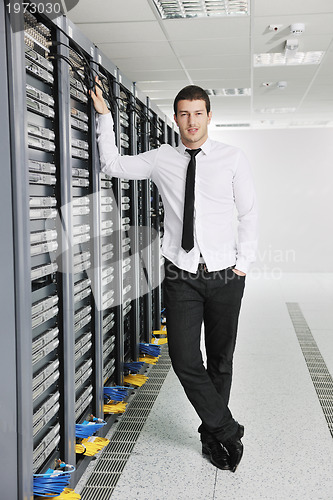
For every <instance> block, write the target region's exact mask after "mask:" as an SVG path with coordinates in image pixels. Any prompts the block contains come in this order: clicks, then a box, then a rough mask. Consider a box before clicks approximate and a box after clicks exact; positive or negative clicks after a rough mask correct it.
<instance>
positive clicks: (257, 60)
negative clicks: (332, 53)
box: [253, 51, 325, 68]
mask: <svg viewBox="0 0 333 500" xmlns="http://www.w3.org/2000/svg"><path fill="white" fill-rule="evenodd" d="M324 54H325V52H323V51H313V52H297V53H296V54H295V56H293V57H286V55H285V54H281V52H267V53H264V54H254V61H253V64H254V67H255V68H260V67H262V66H298V65H300V64H320V63H321V60H322V58H323V55H324Z"/></svg>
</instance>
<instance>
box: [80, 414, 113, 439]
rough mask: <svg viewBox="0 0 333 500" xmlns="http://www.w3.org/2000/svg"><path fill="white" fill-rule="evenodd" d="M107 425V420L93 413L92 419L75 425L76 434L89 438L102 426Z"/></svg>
mask: <svg viewBox="0 0 333 500" xmlns="http://www.w3.org/2000/svg"><path fill="white" fill-rule="evenodd" d="M104 425H106V422H105V420H102V419H101V418H96V417H94V416H93V415H91V420H89V421H88V420H85V421H84V422H82V424H76V425H75V436H76V437H77V438H80V439H81V438H88V437H89V436H92V435H93V434H95V432H97V431H98V430H99V429H100V428H101V427H103V426H104Z"/></svg>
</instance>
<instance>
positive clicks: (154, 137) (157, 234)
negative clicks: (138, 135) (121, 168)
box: [147, 98, 167, 330]
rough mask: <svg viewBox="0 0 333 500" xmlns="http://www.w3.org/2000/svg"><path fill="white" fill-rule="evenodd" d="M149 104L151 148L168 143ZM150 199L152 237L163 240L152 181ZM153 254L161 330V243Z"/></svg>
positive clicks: (156, 326)
mask: <svg viewBox="0 0 333 500" xmlns="http://www.w3.org/2000/svg"><path fill="white" fill-rule="evenodd" d="M147 106H148V108H149V111H148V116H149V148H150V149H155V148H158V147H159V146H161V145H162V144H164V143H166V142H167V140H166V134H165V122H164V120H163V119H162V118H161V117H160V116H159V114H158V111H157V110H153V109H152V106H151V103H150V101H149V98H147ZM150 199H151V228H152V239H157V241H158V242H160V241H161V237H162V233H161V226H160V222H161V218H163V204H162V199H161V197H160V195H159V192H158V189H157V187H156V185H155V184H154V183H153V182H152V181H150ZM152 249H153V251H152V256H151V280H152V283H153V284H154V286H153V289H152V292H151V301H152V329H153V330H160V328H161V308H162V298H161V286H160V283H161V279H162V276H163V274H162V257H161V252H160V244H158V245H153V246H152Z"/></svg>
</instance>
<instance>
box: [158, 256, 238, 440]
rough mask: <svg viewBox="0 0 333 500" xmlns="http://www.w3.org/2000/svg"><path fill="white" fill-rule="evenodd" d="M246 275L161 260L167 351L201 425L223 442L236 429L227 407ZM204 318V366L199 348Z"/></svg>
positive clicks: (201, 427)
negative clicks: (184, 267) (194, 270)
mask: <svg viewBox="0 0 333 500" xmlns="http://www.w3.org/2000/svg"><path fill="white" fill-rule="evenodd" d="M244 286H245V277H243V276H238V275H236V274H235V273H234V272H233V270H232V268H228V269H224V270H222V271H215V272H210V273H208V272H207V271H205V270H204V269H200V270H198V271H197V273H196V274H193V273H189V272H187V271H184V270H182V269H179V268H178V267H176V266H175V265H174V264H173V263H172V262H170V261H168V260H166V262H165V279H164V305H165V308H166V322H167V332H168V345H169V354H170V358H171V362H172V366H173V369H174V371H175V373H176V374H177V376H178V378H179V380H180V382H181V384H182V386H183V387H184V390H185V392H186V395H187V397H188V399H189V400H190V402H191V403H192V405H193V406H194V408H195V410H196V412H197V413H198V415H199V417H200V418H201V420H202V425H201V426H200V428H199V429H200V430H201V429H203V430H205V431H208V432H210V433H212V434H214V435H215V436H216V438H217V439H218V440H219V441H221V442H223V441H225V440H226V439H228V438H229V437H231V436H232V435H233V434H235V433H236V431H237V426H238V424H237V422H236V421H235V420H234V419H233V417H232V415H231V412H230V410H229V408H228V402H229V395H230V389H231V381H232V362H233V354H234V349H235V344H236V335H237V325H238V316H239V311H240V306H241V300H242V296H243V292H244ZM202 322H204V329H205V347H206V355H207V369H206V368H205V366H204V364H203V359H202V354H201V350H200V336H201V326H202Z"/></svg>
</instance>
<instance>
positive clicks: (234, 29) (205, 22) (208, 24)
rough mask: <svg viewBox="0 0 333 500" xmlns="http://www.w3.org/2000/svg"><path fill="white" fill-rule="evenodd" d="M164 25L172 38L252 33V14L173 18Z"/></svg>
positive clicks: (203, 37) (215, 36)
mask: <svg viewBox="0 0 333 500" xmlns="http://www.w3.org/2000/svg"><path fill="white" fill-rule="evenodd" d="M163 26H164V27H165V30H166V32H167V33H168V35H169V38H170V39H172V40H175V41H176V40H205V39H212V38H221V37H223V38H224V37H234V36H237V35H239V34H241V36H242V37H243V36H249V35H250V16H246V17H233V18H230V17H229V18H226V17H224V18H223V17H222V18H212V17H211V18H207V19H202V18H195V19H171V20H166V21H163Z"/></svg>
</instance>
